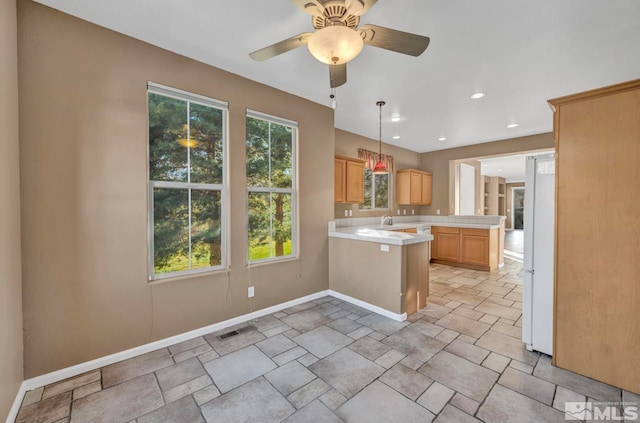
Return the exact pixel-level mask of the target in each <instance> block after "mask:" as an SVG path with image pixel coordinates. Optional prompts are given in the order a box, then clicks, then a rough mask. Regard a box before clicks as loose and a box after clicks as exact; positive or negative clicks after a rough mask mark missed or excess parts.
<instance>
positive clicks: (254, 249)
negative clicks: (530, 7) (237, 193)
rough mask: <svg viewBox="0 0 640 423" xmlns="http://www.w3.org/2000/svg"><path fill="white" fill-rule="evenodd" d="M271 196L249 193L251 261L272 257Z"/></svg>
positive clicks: (263, 193) (266, 193)
mask: <svg viewBox="0 0 640 423" xmlns="http://www.w3.org/2000/svg"><path fill="white" fill-rule="evenodd" d="M271 241H272V240H271V194H270V193H268V192H250V193H249V260H260V259H265V258H269V257H271V256H272V252H271V244H272V242H271Z"/></svg>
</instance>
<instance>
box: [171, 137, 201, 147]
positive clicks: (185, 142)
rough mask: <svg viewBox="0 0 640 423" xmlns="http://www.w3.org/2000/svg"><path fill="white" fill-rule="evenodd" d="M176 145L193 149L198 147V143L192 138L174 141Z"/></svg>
mask: <svg viewBox="0 0 640 423" xmlns="http://www.w3.org/2000/svg"><path fill="white" fill-rule="evenodd" d="M176 142H177V143H178V144H180V145H181V146H183V147H184V148H187V147H189V148H194V147H197V146H199V145H200V142H198V141H196V140H194V139H193V138H189V139H187V138H180V139H178V140H177V141H176Z"/></svg>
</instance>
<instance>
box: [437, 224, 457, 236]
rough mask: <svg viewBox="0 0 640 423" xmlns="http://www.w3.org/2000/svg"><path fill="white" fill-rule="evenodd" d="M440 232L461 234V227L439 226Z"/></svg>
mask: <svg viewBox="0 0 640 423" xmlns="http://www.w3.org/2000/svg"><path fill="white" fill-rule="evenodd" d="M438 233H441V234H456V235H457V234H459V233H460V229H459V228H449V227H447V226H438Z"/></svg>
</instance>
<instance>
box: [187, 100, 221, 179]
mask: <svg viewBox="0 0 640 423" xmlns="http://www.w3.org/2000/svg"><path fill="white" fill-rule="evenodd" d="M189 123H190V127H189V129H190V140H191V141H190V143H189V145H190V152H191V158H190V159H191V182H193V183H198V184H221V183H222V159H223V157H222V155H223V152H222V136H223V134H222V110H219V109H214V108H213V107H207V106H202V105H200V104H194V103H190V104H189Z"/></svg>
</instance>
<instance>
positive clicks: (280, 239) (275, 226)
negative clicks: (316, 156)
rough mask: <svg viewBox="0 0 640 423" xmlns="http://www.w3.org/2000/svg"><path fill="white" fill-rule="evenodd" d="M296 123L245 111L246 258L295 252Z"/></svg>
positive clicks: (264, 258)
mask: <svg viewBox="0 0 640 423" xmlns="http://www.w3.org/2000/svg"><path fill="white" fill-rule="evenodd" d="M296 142H297V123H295V122H290V121H285V120H283V119H279V118H275V117H273V116H268V115H264V114H261V113H258V112H253V111H247V144H246V154H247V160H246V162H247V204H248V254H247V255H248V260H249V263H252V262H257V261H267V260H277V259H281V258H286V257H295V255H296V244H295V241H296V240H295V236H294V234H295V226H296V219H295V206H296V163H295V157H296V154H295V148H296Z"/></svg>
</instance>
